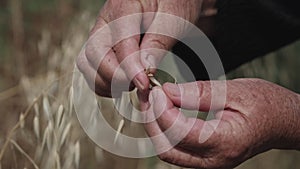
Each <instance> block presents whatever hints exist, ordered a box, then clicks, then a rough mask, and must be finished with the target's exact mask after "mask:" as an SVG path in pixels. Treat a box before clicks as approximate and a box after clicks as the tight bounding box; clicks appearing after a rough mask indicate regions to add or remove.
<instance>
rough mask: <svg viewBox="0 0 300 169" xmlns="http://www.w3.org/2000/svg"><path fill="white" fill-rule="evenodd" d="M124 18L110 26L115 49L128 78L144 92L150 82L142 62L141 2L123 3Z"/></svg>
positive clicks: (117, 19)
mask: <svg viewBox="0 0 300 169" xmlns="http://www.w3.org/2000/svg"><path fill="white" fill-rule="evenodd" d="M121 3H122V5H123V8H124V9H126V11H121V12H125V13H122V16H123V17H119V18H118V17H117V18H116V20H114V21H113V22H112V23H111V24H110V28H111V30H112V35H113V44H114V46H113V49H114V50H115V53H116V56H117V59H118V61H119V63H120V65H121V67H122V68H123V69H124V71H125V72H126V75H127V77H128V78H129V79H130V80H132V81H133V83H134V84H135V85H136V87H137V88H138V89H140V90H142V91H145V90H146V89H148V86H149V80H148V77H147V75H146V74H145V72H144V70H145V67H143V65H142V63H141V60H140V53H139V50H140V47H139V43H140V28H141V23H142V17H143V16H142V14H141V12H142V7H141V4H140V2H139V1H130V3H129V2H126V1H122V2H121Z"/></svg>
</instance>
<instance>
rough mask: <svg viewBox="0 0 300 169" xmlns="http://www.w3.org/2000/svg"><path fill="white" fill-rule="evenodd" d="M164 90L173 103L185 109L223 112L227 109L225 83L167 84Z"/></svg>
mask: <svg viewBox="0 0 300 169" xmlns="http://www.w3.org/2000/svg"><path fill="white" fill-rule="evenodd" d="M163 90H164V91H165V93H166V94H167V95H168V97H169V98H170V99H171V100H172V102H173V103H174V104H175V105H176V106H178V107H182V108H185V109H192V110H200V111H206V112H208V111H210V110H211V111H215V110H223V109H224V108H225V107H226V104H227V100H226V82H225V81H198V82H191V83H184V84H178V85H177V84H171V83H166V84H164V85H163Z"/></svg>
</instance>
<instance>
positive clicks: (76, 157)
mask: <svg viewBox="0 0 300 169" xmlns="http://www.w3.org/2000/svg"><path fill="white" fill-rule="evenodd" d="M74 149H75V150H74V161H75V167H76V168H77V169H78V168H79V162H80V142H79V141H77V142H76V143H75V146H74Z"/></svg>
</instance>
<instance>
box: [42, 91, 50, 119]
mask: <svg viewBox="0 0 300 169" xmlns="http://www.w3.org/2000/svg"><path fill="white" fill-rule="evenodd" d="M43 109H44V112H45V114H46V117H47V119H51V113H50V103H49V100H48V97H47V96H44V97H43Z"/></svg>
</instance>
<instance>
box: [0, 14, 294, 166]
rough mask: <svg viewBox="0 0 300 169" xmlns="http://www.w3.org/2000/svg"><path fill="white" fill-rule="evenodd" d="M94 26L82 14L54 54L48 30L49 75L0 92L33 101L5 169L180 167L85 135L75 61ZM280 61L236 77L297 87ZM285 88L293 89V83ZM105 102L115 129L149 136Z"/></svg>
mask: <svg viewBox="0 0 300 169" xmlns="http://www.w3.org/2000/svg"><path fill="white" fill-rule="evenodd" d="M82 23H85V24H82ZM86 23H89V24H86ZM92 24H93V19H92V18H91V17H90V15H89V14H88V13H83V14H81V15H80V16H79V17H78V19H77V20H76V21H74V22H73V24H72V25H71V26H70V29H69V31H68V33H67V34H65V35H64V38H63V39H64V40H63V42H62V44H61V46H59V47H56V48H55V49H53V51H51V52H49V51H48V49H49V47H48V46H50V45H51V44H50V41H49V36H51V33H50V32H48V31H46V30H45V31H44V32H43V36H42V38H41V40H40V42H39V43H38V44H37V46H38V50H39V53H40V55H49V56H47V60H46V61H45V63H47V64H46V65H44V66H46V67H47V72H46V73H45V74H40V75H36V76H35V77H31V78H29V77H22V80H21V83H20V84H19V85H17V86H16V87H13V88H11V89H9V90H7V91H5V92H1V93H0V100H6V99H8V98H10V97H11V96H13V95H15V93H21V94H22V93H24V96H25V98H26V101H27V103H26V105H27V109H26V110H25V111H22V110H23V109H22V110H21V111H20V113H19V114H18V120H17V123H16V124H14V125H13V127H12V128H11V129H10V130H9V132H8V134H6V136H5V137H3V136H1V137H0V146H1V151H0V169H1V168H3V169H6V168H35V169H72V168H74V169H77V168H84V169H88V168H99V169H102V168H103V169H107V168H109V169H134V168H137V169H148V168H149V169H150V168H151V169H178V168H179V167H175V166H172V165H169V164H166V163H163V162H160V161H159V160H157V158H149V159H128V158H122V157H118V156H116V155H112V154H110V153H108V152H106V151H104V150H102V149H101V148H99V147H97V146H96V145H95V144H94V143H93V142H92V141H91V140H90V139H89V138H88V137H87V136H86V134H85V133H84V132H83V131H82V129H81V127H80V125H79V123H78V120H77V118H76V115H75V113H74V109H73V107H72V102H73V93H72V87H71V80H72V79H71V78H72V73H73V72H72V71H73V66H74V58H75V57H76V56H77V54H78V53H79V51H80V49H81V46H82V44H83V43H84V41H85V39H86V35H87V32H88V31H89V28H90V26H91V25H92ZM285 50H286V49H285ZM273 55H274V54H273ZM275 58H276V56H275V55H274V56H269V57H267V58H266V60H265V59H262V60H258V61H255V62H252V63H250V64H247V65H245V66H244V67H242V68H241V69H240V70H238V71H237V72H238V73H237V72H235V73H236V74H235V75H232V76H231V77H241V76H247V77H251V76H253V77H254V76H260V77H264V78H267V79H268V80H272V77H274V79H273V80H274V81H276V79H277V78H278V77H281V79H280V81H281V82H289V84H291V82H290V81H291V79H289V78H288V77H289V76H288V75H287V73H283V72H281V71H279V70H277V68H276V67H272V66H271V67H266V65H269V63H274V62H275V61H274V59H275ZM275 60H276V59H275ZM264 62H267V64H266V63H264ZM276 64H278V63H275V65H276ZM270 65H274V64H270ZM253 72H255V73H253ZM274 72H276V74H275V75H274ZM259 74H260V75H259ZM279 74H281V75H280V76H279ZM275 78H276V79H275ZM277 80H278V79H277ZM276 82H277V81H276ZM284 85H285V86H287V83H285V84H284ZM20 91H23V92H20ZM102 104H103V105H102V108H103V109H104V110H103V111H107V113H105V115H106V118H107V119H108V121H109V123H110V124H111V126H112V127H114V128H115V129H118V131H120V132H121V131H123V133H124V134H127V135H136V134H137V135H138V134H143V133H142V131H141V130H140V128H139V127H140V126H137V125H133V123H130V122H128V121H127V120H124V119H123V118H122V117H121V116H120V115H119V114H118V112H117V111H115V110H114V107H113V105H112V101H111V100H108V99H107V100H104V101H103V103H102ZM15 110H18V109H15ZM120 122H121V123H120ZM117 139H118V136H116V140H117ZM297 159H300V155H299V152H289V151H272V152H268V153H265V154H263V155H260V156H257V157H255V158H254V159H251V160H249V161H248V162H246V163H244V164H243V165H241V166H240V167H238V168H239V169H248V168H254V167H255V168H257V169H260V168H264V169H265V168H274V169H276V168H278V169H279V168H280V169H283V168H299V167H300V162H299V160H297Z"/></svg>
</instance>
